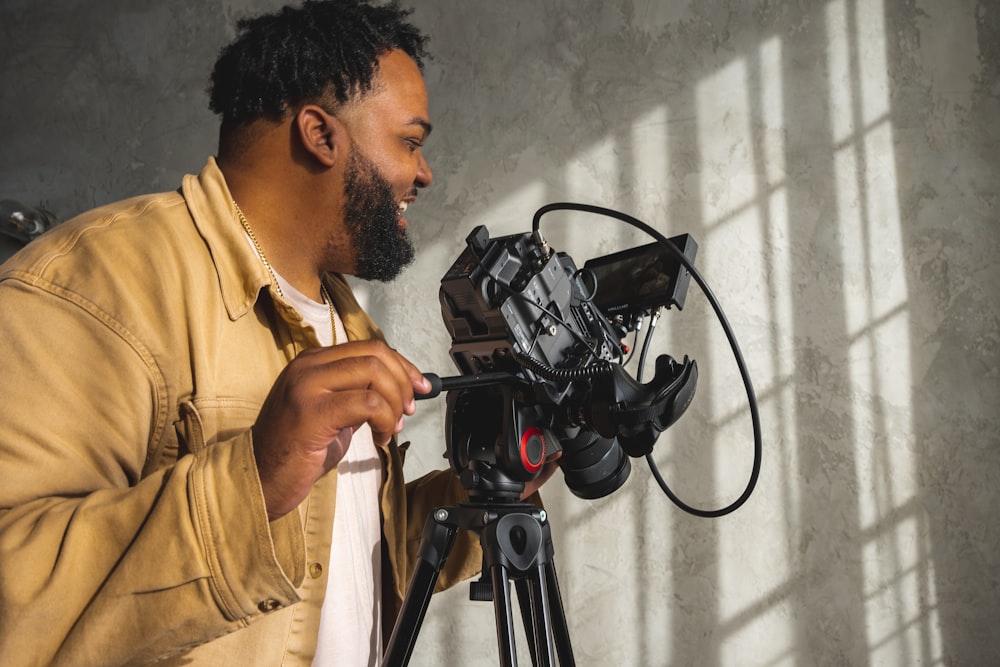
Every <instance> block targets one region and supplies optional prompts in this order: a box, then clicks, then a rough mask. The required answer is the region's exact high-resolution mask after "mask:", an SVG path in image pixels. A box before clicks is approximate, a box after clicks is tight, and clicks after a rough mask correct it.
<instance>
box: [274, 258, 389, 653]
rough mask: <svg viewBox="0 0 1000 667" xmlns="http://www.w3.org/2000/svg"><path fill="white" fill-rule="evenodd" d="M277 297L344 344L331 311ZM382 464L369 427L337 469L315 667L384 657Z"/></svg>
mask: <svg viewBox="0 0 1000 667" xmlns="http://www.w3.org/2000/svg"><path fill="white" fill-rule="evenodd" d="M275 278H276V279H277V280H278V284H279V285H280V286H281V291H282V293H283V294H284V295H285V297H286V298H287V299H288V301H289V302H291V304H292V305H293V306H295V309H296V310H297V311H298V312H299V313H300V314H301V315H302V317H303V318H304V319H305V321H306V322H308V323H309V324H311V325H312V326H313V328H314V329H316V335H317V337H318V338H319V341H320V343H322V344H323V345H332V344H333V343H334V336H333V326H335V327H336V342H337V343H343V342H346V341H347V332H346V331H345V329H344V323H343V322H342V321H341V319H340V316H339V315H337V314H336V311H334V313H333V315H334V317H333V319H334V322H333V326H331V322H330V316H331V312H330V307H329V306H328V305H327V304H325V303H317V302H316V301H313V300H312V299H310V298H309V297H307V296H305V295H304V294H302V293H301V292H299V291H298V290H296V289H295V288H294V287H292V286H291V285H290V284H288V283H287V282H286V281H285V280H284V279H283V278H281V276H277V275H276V276H275ZM381 484H382V463H381V460H380V459H379V456H378V452H377V451H376V449H375V443H374V442H373V441H372V433H371V429H370V428H369V426H368V425H367V424H365V425H364V426H362V427H361V428H360V429H358V430H357V431H356V432H355V433H354V435H353V436H352V437H351V446H350V447H349V448H348V449H347V454H346V455H345V456H344V458H343V460H341V462H340V464H339V465H338V466H337V507H336V514H335V515H334V519H333V540H332V542H331V545H330V565H329V568H328V569H327V572H328V575H327V586H326V597H325V598H324V600H323V611H322V614H321V616H320V626H319V637H318V638H317V643H316V656H315V657H314V658H313V663H312V664H313V665H314V666H315V667H321V666H322V667H364V666H365V665H368V666H369V667H377V666H378V665H379V664H381V657H382V623H381V616H382V591H381V582H382V521H381V513H380V508H379V489H380V487H381Z"/></svg>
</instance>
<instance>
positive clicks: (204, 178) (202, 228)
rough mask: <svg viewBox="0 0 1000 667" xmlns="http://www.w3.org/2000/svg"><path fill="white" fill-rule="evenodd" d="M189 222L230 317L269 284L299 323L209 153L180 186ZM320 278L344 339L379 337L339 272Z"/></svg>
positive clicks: (286, 313)
mask: <svg viewBox="0 0 1000 667" xmlns="http://www.w3.org/2000/svg"><path fill="white" fill-rule="evenodd" d="M181 194H182V195H183V196H184V199H185V201H186V202H187V206H188V210H189V211H190V212H191V217H192V218H193V219H194V224H195V226H196V227H197V228H198V232H199V233H200V234H201V236H202V238H204V239H205V243H206V244H207V245H208V249H209V252H210V253H211V255H212V261H213V262H214V263H215V269H216V272H217V274H218V277H219V288H220V289H221V291H222V300H223V302H224V303H225V304H226V311H227V312H228V314H229V317H230V319H232V320H234V321H235V320H238V319H240V318H241V317H243V316H244V315H246V314H247V313H248V312H250V311H251V310H252V309H253V307H254V304H255V303H257V299H258V298H260V293H261V290H262V289H269V290H270V295H271V299H272V301H274V304H275V307H276V308H277V309H278V311H279V312H281V313H282V315H283V316H284V317H285V319H286V320H288V321H291V322H300V323H301V322H302V316H301V315H299V314H298V313H297V312H296V311H295V310H294V308H292V306H291V304H289V303H287V302H286V301H285V300H284V299H281V298H280V297H279V296H278V294H277V293H276V292H275V291H274V290H273V289H271V276H270V274H269V273H268V271H267V268H266V267H265V266H264V264H263V262H261V261H260V258H258V257H257V255H256V254H255V253H254V251H253V248H252V247H251V246H250V244H249V243H248V242H247V239H246V233H245V232H244V231H243V226H242V225H241V224H240V222H239V218H238V217H237V215H236V208H235V207H234V206H233V196H232V194H231V193H230V192H229V186H227V185H226V179H225V177H224V176H223V175H222V170H220V169H219V165H218V164H217V163H216V161H215V158H214V157H209V158H208V161H207V162H206V163H205V167H204V168H203V169H202V170H201V173H200V174H198V175H197V176H195V175H193V174H188V175H187V176H185V177H184V181H183V184H182V185H181ZM324 282H325V283H326V286H327V289H328V290H329V292H330V296H331V297H333V301H334V305H335V306H336V308H337V312H338V313H339V314H340V317H341V319H342V320H343V321H344V328H345V329H346V330H347V337H348V339H349V340H368V339H371V338H377V339H380V340H383V339H384V337H383V335H382V332H381V331H380V330H379V328H378V327H377V326H375V323H374V322H373V321H372V320H371V318H370V317H368V314H367V313H365V311H364V310H362V308H361V306H360V305H359V304H358V302H357V299H356V298H355V297H354V292H353V291H352V290H351V287H350V285H349V284H348V282H347V280H345V279H344V277H343V276H341V275H338V274H332V273H330V274H327V275H326V276H325V280H324Z"/></svg>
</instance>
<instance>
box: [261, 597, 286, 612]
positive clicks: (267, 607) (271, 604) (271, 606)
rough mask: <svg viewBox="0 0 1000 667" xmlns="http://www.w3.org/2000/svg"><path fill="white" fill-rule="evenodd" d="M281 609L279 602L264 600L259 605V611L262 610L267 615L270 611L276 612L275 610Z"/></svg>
mask: <svg viewBox="0 0 1000 667" xmlns="http://www.w3.org/2000/svg"><path fill="white" fill-rule="evenodd" d="M280 608H281V603H280V602H278V601H277V600H264V601H263V602H261V603H260V604H259V605H257V609H260V610H261V611H262V612H264V613H265V614H266V613H267V612H269V611H274V610H275V609H280Z"/></svg>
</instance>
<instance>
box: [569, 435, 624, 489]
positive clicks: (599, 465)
mask: <svg viewBox="0 0 1000 667" xmlns="http://www.w3.org/2000/svg"><path fill="white" fill-rule="evenodd" d="M562 449H563V455H562V457H561V458H560V459H559V467H560V468H562V471H563V477H564V478H565V481H566V486H568V487H569V490H570V491H572V492H573V495H575V496H577V497H578V498H587V499H595V498H603V497H604V496H606V495H608V494H610V493H613V492H614V491H616V490H617V489H618V488H619V487H621V485H622V484H624V483H625V480H627V479H628V476H629V474H630V473H631V472H632V465H631V464H630V463H629V460H628V456H626V455H625V452H624V451H622V448H621V447H619V446H618V443H617V442H616V441H615V439H614V438H611V439H608V438H602V437H600V436H599V435H597V434H596V433H594V432H593V431H587V430H584V429H580V432H579V433H577V434H576V436H574V437H572V438H563V439H562Z"/></svg>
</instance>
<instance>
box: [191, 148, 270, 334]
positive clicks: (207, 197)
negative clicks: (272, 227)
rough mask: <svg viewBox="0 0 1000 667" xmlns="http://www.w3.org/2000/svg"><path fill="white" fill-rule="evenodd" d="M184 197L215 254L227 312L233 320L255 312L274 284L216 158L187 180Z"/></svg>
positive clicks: (209, 159)
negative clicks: (249, 240) (263, 292)
mask: <svg viewBox="0 0 1000 667" xmlns="http://www.w3.org/2000/svg"><path fill="white" fill-rule="evenodd" d="M181 194H182V195H183V196H184V200H185V201H186V202H187V206H188V210H189V211H190V212H191V217H192V219H194V224H195V227H197V228H198V232H199V233H200V234H201V236H202V238H204V239H205V243H206V245H207V246H208V250H209V252H210V253H211V254H212V261H213V262H214V263H215V269H216V271H217V272H218V276H219V288H220V289H221V290H222V300H223V302H224V303H225V304H226V311H227V312H228V313H229V317H230V319H232V320H234V321H235V320H238V319H239V318H241V317H243V316H244V315H246V314H247V313H248V312H249V311H250V310H251V309H252V308H253V306H254V304H255V303H256V302H257V298H258V296H259V295H260V290H261V289H262V288H266V287H268V286H269V285H270V284H271V276H270V275H269V274H268V272H267V268H266V267H265V266H264V265H263V264H262V263H261V261H260V260H259V259H258V258H257V256H256V255H255V254H254V252H253V248H251V247H250V245H249V244H248V243H247V241H246V238H245V236H246V233H245V232H244V231H243V226H242V225H240V222H239V218H238V217H237V216H236V208H235V207H234V206H233V196H232V194H230V192H229V186H227V185H226V179H225V177H223V175H222V171H221V170H220V169H219V166H218V164H216V162H215V158H214V157H209V158H208V162H207V163H206V164H205V167H204V168H203V169H202V170H201V173H200V174H198V175H197V176H195V175H194V174H188V175H186V176H185V177H184V180H183V182H182V184H181Z"/></svg>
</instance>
